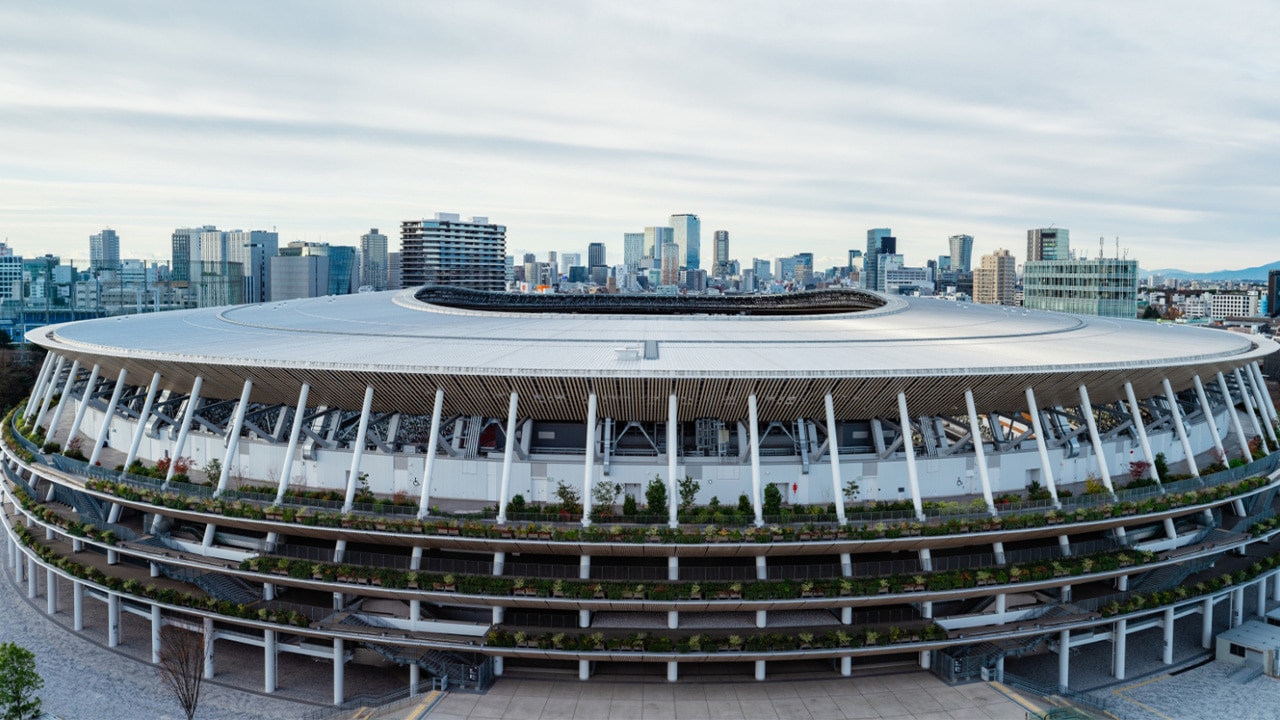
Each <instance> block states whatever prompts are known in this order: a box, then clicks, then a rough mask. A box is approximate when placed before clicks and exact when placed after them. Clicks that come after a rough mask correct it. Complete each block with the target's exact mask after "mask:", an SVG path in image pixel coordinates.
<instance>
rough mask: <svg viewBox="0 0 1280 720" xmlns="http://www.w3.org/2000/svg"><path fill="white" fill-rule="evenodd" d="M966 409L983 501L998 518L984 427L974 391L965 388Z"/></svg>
mask: <svg viewBox="0 0 1280 720" xmlns="http://www.w3.org/2000/svg"><path fill="white" fill-rule="evenodd" d="M964 405H965V409H966V410H968V411H969V439H970V440H971V441H972V442H973V457H974V459H975V461H976V462H977V465H978V481H979V482H981V483H982V499H983V500H985V501H986V503H987V512H989V513H991V517H996V516H997V515H999V512H998V511H997V510H996V503H995V498H994V497H993V496H992V494H991V474H990V473H989V472H988V471H987V450H986V447H985V443H984V442H983V441H982V426H980V425H979V424H978V410H977V408H976V406H975V405H974V403H973V390H971V389H969V388H965V391H964Z"/></svg>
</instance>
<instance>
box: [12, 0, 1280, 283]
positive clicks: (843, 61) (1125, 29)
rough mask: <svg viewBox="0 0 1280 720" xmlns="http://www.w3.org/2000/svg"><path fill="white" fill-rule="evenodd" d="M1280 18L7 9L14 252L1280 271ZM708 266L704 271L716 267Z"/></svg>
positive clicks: (858, 6)
mask: <svg viewBox="0 0 1280 720" xmlns="http://www.w3.org/2000/svg"><path fill="white" fill-rule="evenodd" d="M1277 27H1280V3H1275V2H1268V1H1266V0H1259V1H1256V2H1253V1H1250V0H1240V1H1238V2H1237V1H1233V0H1226V1H1225V2H1215V3H1204V2H1179V1H1177V0H1160V1H1159V2H1146V1H1142V0H1136V1H1129V2H1123V3H1116V2H1092V1H1089V0H1072V1H1070V2H1027V1H1026V0H967V1H966V2H954V1H953V0H938V1H924V0H920V1H912V0H903V1H900V2H883V1H881V0H875V1H870V2H863V1H860V0H843V1H840V2H820V1H816V0H815V1H812V2H810V1H806V2H803V3H797V2H753V1H749V0H735V1H734V2H711V1H700V2H696V3H692V2H665V1H662V0H657V1H650V2H643V3H637V2H600V1H596V2H573V1H561V0H540V1H539V2H536V3H532V2H490V1H487V0H466V1H465V2H463V1H458V2H452V1H444V0H441V1H433V2H404V3H380V2H359V3H357V2H349V3H337V2H318V1H308V2H286V1H282V0H272V1H271V2H262V1H261V0H252V1H250V2H237V1H234V0H219V2H216V3H214V2H204V3H195V2H190V3H174V2H171V1H160V2H130V1H128V0H121V1H113V2H110V3H103V2H75V1H74V0H71V1H67V2H56V3H26V2H8V3H0V238H7V241H8V243H9V245H10V246H11V247H13V248H15V250H16V251H17V252H18V253H20V254H24V255H38V254H43V253H45V252H51V253H55V254H60V255H62V256H63V257H64V258H85V257H87V256H88V245H89V243H88V238H89V235H91V234H93V233H96V232H98V231H99V230H101V229H102V228H104V227H111V228H113V229H115V230H116V231H117V232H118V233H119V234H120V237H121V254H122V256H124V257H142V258H154V259H157V260H161V261H167V260H168V259H169V254H170V249H169V243H170V240H169V238H170V235H171V233H172V231H173V229H174V228H177V227H189V226H198V225H206V224H210V225H217V226H218V227H220V228H223V229H235V228H243V229H271V228H275V229H277V231H278V232H279V233H280V241H281V243H282V244H283V243H285V242H288V241H291V240H308V241H322V242H329V243H332V244H358V239H359V236H360V235H361V234H363V233H365V232H367V231H368V230H369V229H370V228H371V227H378V228H380V229H381V230H382V231H383V232H384V233H386V234H387V235H389V236H391V237H392V238H393V242H392V245H393V246H394V245H396V242H395V240H394V238H397V237H398V232H399V223H400V222H401V221H403V220H409V219H419V218H423V217H432V216H434V214H435V213H436V212H456V213H460V214H461V215H463V216H464V217H470V216H473V215H479V216H487V217H489V218H490V220H491V221H493V222H497V223H500V224H503V225H506V226H507V249H508V254H514V255H517V256H518V255H519V254H521V253H524V252H535V253H537V254H538V255H539V257H543V256H544V255H545V253H546V251H548V250H556V251H558V252H582V253H584V255H585V251H586V246H587V244H588V243H590V242H604V243H605V244H606V246H607V247H608V252H609V261H610V262H620V261H621V254H622V234H623V233H624V232H638V231H640V230H641V229H642V228H643V227H644V226H646V225H661V224H666V221H667V218H668V217H669V216H670V215H672V214H675V213H696V214H698V215H699V216H700V218H701V220H702V235H703V241H702V245H703V250H702V253H703V256H704V257H709V256H710V254H711V245H712V243H711V234H712V232H713V231H714V230H721V229H723V230H728V231H730V238H731V251H732V252H731V254H732V255H733V256H734V257H736V258H738V259H739V260H742V261H743V262H744V264H749V263H750V260H751V258H753V257H762V258H775V257H778V256H787V255H791V254H794V253H796V252H812V253H814V254H815V256H816V260H815V264H816V265H817V266H818V267H820V268H822V267H829V266H832V265H836V264H840V265H843V264H844V262H845V257H846V254H847V250H848V249H850V248H864V247H865V239H866V230H867V229H868V228H873V227H889V228H892V229H893V230H894V234H895V235H896V236H897V237H898V248H899V251H900V252H902V253H903V254H904V255H905V256H906V260H907V262H908V263H910V264H923V263H924V262H925V260H927V259H931V258H933V257H936V256H937V255H940V254H945V253H946V252H947V245H946V238H947V237H948V236H949V235H953V234H958V233H964V234H969V235H973V236H974V237H975V242H974V257H975V264H976V258H977V256H979V255H982V254H986V253H989V252H991V251H993V250H995V249H997V248H1008V249H1009V250H1011V251H1012V252H1013V254H1014V255H1015V256H1017V257H1019V261H1021V259H1022V257H1021V256H1022V255H1024V254H1025V251H1026V250H1025V248H1026V230H1027V229H1028V228H1035V227H1048V226H1055V227H1060V228H1068V229H1070V231H1071V239H1072V247H1073V249H1076V250H1077V251H1082V252H1083V251H1087V252H1089V254H1090V255H1096V254H1097V253H1098V239H1099V238H1105V239H1106V243H1105V245H1106V252H1107V254H1108V256H1114V255H1115V253H1116V246H1117V238H1118V239H1119V248H1120V252H1121V253H1126V252H1127V254H1128V257H1130V258H1137V259H1138V260H1139V261H1140V264H1141V266H1142V267H1144V268H1149V269H1154V268H1165V267H1181V268H1183V269H1186V270H1201V271H1202V270H1213V269H1219V268H1241V267H1247V266H1252V265H1260V264H1263V263H1266V262H1270V261H1273V260H1277V259H1280V248H1278V247H1277V244H1276V242H1275V239H1276V236H1277V228H1280V222H1277V220H1280V217H1278V215H1280V182H1278V181H1280V175H1278V173H1280V162H1278V161H1280V92H1278V91H1277V88H1278V87H1280V44H1278V43H1276V42H1275V38H1274V32H1273V31H1274V29H1275V28H1277ZM704 264H705V263H704Z"/></svg>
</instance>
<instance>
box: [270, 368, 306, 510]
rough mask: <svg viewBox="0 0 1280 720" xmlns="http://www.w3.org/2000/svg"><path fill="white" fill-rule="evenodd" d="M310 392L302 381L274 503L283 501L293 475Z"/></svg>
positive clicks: (281, 464)
mask: <svg viewBox="0 0 1280 720" xmlns="http://www.w3.org/2000/svg"><path fill="white" fill-rule="evenodd" d="M310 392H311V386H310V385H309V384H307V383H302V388H300V389H299V390H298V404H297V405H295V406H294V408H293V423H292V425H291V427H290V428H289V444H288V445H287V446H285V449H284V462H282V463H280V483H279V484H278V485H277V486H276V502H275V504H276V505H280V504H282V503H283V502H284V494H285V491H286V490H288V489H289V478H290V477H291V476H292V475H293V455H294V453H295V452H297V450H298V437H299V436H300V435H301V434H302V426H303V425H305V424H306V419H305V418H304V417H303V416H305V415H306V414H307V395H308V394H310ZM282 412H283V411H282Z"/></svg>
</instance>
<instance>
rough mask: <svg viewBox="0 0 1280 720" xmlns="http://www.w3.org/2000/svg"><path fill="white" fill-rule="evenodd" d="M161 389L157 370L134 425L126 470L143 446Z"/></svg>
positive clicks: (125, 465)
mask: <svg viewBox="0 0 1280 720" xmlns="http://www.w3.org/2000/svg"><path fill="white" fill-rule="evenodd" d="M159 391H160V373H159V372H158V371H157V372H155V373H152V375H151V384H150V385H149V386H147V399H146V400H143V401H142V414H141V415H139V416H138V422H137V424H136V425H134V426H133V440H132V442H130V443H129V454H128V455H126V456H125V458H124V467H125V469H126V470H128V469H129V466H130V465H132V464H133V461H134V460H136V459H137V458H138V449H139V448H140V447H142V435H143V433H144V432H146V429H147V423H148V422H149V421H150V420H151V408H152V407H153V406H154V405H155V404H156V394H157V393H158V392H159Z"/></svg>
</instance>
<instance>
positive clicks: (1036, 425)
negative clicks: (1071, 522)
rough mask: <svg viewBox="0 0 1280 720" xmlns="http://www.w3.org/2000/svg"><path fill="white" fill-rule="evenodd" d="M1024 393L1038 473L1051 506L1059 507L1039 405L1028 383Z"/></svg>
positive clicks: (1056, 487) (1056, 485)
mask: <svg viewBox="0 0 1280 720" xmlns="http://www.w3.org/2000/svg"><path fill="white" fill-rule="evenodd" d="M1080 387H1081V390H1083V389H1084V386H1083V385H1081V386H1080ZM1026 395H1027V407H1028V409H1029V411H1030V415H1031V430H1032V431H1033V432H1034V433H1035V434H1036V450H1037V451H1038V452H1039V453H1040V474H1041V475H1042V476H1043V477H1044V486H1045V487H1046V488H1048V489H1049V495H1050V497H1052V498H1053V506H1054V507H1055V508H1061V507H1062V502H1061V501H1060V500H1058V484H1057V482H1055V481H1054V477H1053V464H1052V463H1050V462H1049V438H1048V437H1047V436H1046V435H1045V433H1044V423H1043V422H1041V420H1040V407H1039V406H1038V405H1037V404H1036V393H1035V390H1033V389H1032V388H1031V386H1030V385H1028V386H1027V390H1026ZM1090 417H1092V415H1090Z"/></svg>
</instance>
